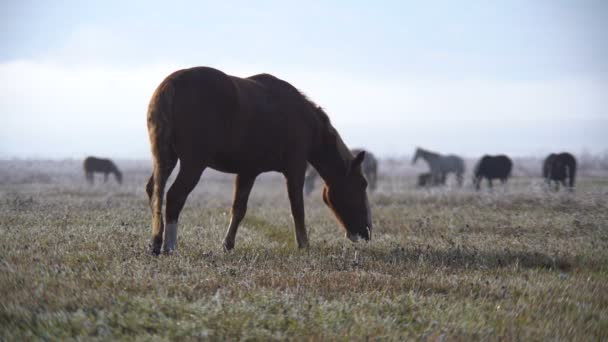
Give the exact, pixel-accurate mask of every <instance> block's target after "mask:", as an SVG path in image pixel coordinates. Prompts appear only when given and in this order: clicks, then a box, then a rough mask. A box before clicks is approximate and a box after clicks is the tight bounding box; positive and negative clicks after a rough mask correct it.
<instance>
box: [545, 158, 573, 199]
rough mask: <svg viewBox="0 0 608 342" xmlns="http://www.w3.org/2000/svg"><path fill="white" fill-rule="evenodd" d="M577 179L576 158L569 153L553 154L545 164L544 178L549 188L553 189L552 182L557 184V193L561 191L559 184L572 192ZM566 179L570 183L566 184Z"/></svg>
mask: <svg viewBox="0 0 608 342" xmlns="http://www.w3.org/2000/svg"><path fill="white" fill-rule="evenodd" d="M575 177H576V158H574V156H573V155H572V154H570V153H568V152H562V153H559V154H555V153H551V154H549V155H548V156H547V158H546V159H545V161H544V162H543V178H545V182H546V183H547V186H548V187H549V188H551V182H552V181H553V182H555V188H554V189H555V191H558V190H559V183H560V182H561V183H562V185H563V186H564V187H568V189H569V190H570V191H572V190H573V189H574V181H575ZM566 179H567V180H568V183H566Z"/></svg>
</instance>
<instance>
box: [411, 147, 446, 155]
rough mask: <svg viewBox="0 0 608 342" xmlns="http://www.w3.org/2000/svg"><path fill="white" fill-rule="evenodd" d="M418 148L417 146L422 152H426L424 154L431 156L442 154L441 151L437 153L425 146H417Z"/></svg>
mask: <svg viewBox="0 0 608 342" xmlns="http://www.w3.org/2000/svg"><path fill="white" fill-rule="evenodd" d="M416 148H417V149H418V151H420V152H421V153H424V154H427V155H430V156H434V157H439V156H440V154H439V153H437V152H433V151H430V150H426V149H424V148H422V147H416Z"/></svg>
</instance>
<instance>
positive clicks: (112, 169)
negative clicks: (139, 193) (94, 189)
mask: <svg viewBox="0 0 608 342" xmlns="http://www.w3.org/2000/svg"><path fill="white" fill-rule="evenodd" d="M83 168H84V175H85V177H86V179H87V181H88V182H89V183H90V184H93V180H94V178H95V177H94V176H95V175H94V174H95V173H103V176H104V182H107V181H108V175H109V174H113V175H114V177H115V178H116V181H117V182H118V184H122V173H121V172H120V170H118V168H117V167H116V164H114V162H112V161H111V160H110V159H104V158H96V157H87V158H86V159H85V160H84V163H83Z"/></svg>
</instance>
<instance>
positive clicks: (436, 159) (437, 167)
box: [412, 147, 465, 186]
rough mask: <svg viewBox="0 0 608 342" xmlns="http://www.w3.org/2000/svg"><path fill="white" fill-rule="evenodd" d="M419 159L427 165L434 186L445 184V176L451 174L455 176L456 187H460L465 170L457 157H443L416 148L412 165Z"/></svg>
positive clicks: (450, 155) (460, 159)
mask: <svg viewBox="0 0 608 342" xmlns="http://www.w3.org/2000/svg"><path fill="white" fill-rule="evenodd" d="M419 158H422V159H424V160H425V161H426V162H427V164H428V165H429V168H430V173H431V175H432V176H433V182H432V183H433V184H434V185H435V184H436V185H440V184H445V180H446V177H447V175H448V174H449V173H451V172H453V173H454V174H455V175H456V180H457V182H458V186H462V182H463V174H464V171H465V168H464V161H463V160H462V158H460V157H459V156H456V155H453V154H449V155H446V156H443V155H441V154H439V153H436V152H431V151H428V150H425V149H423V148H420V147H417V148H416V151H415V153H414V158H413V159H412V165H413V164H416V161H417V160H418V159H419Z"/></svg>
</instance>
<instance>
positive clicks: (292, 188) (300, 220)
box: [285, 164, 308, 248]
mask: <svg viewBox="0 0 608 342" xmlns="http://www.w3.org/2000/svg"><path fill="white" fill-rule="evenodd" d="M305 172H306V164H304V166H302V167H299V168H293V169H291V170H289V171H287V172H285V178H287V193H288V194H289V202H290V204H291V215H292V216H293V221H294V224H295V227H296V242H297V243H298V247H299V248H304V247H308V236H307V234H306V223H305V220H304V194H303V191H302V188H303V186H304V174H305Z"/></svg>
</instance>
